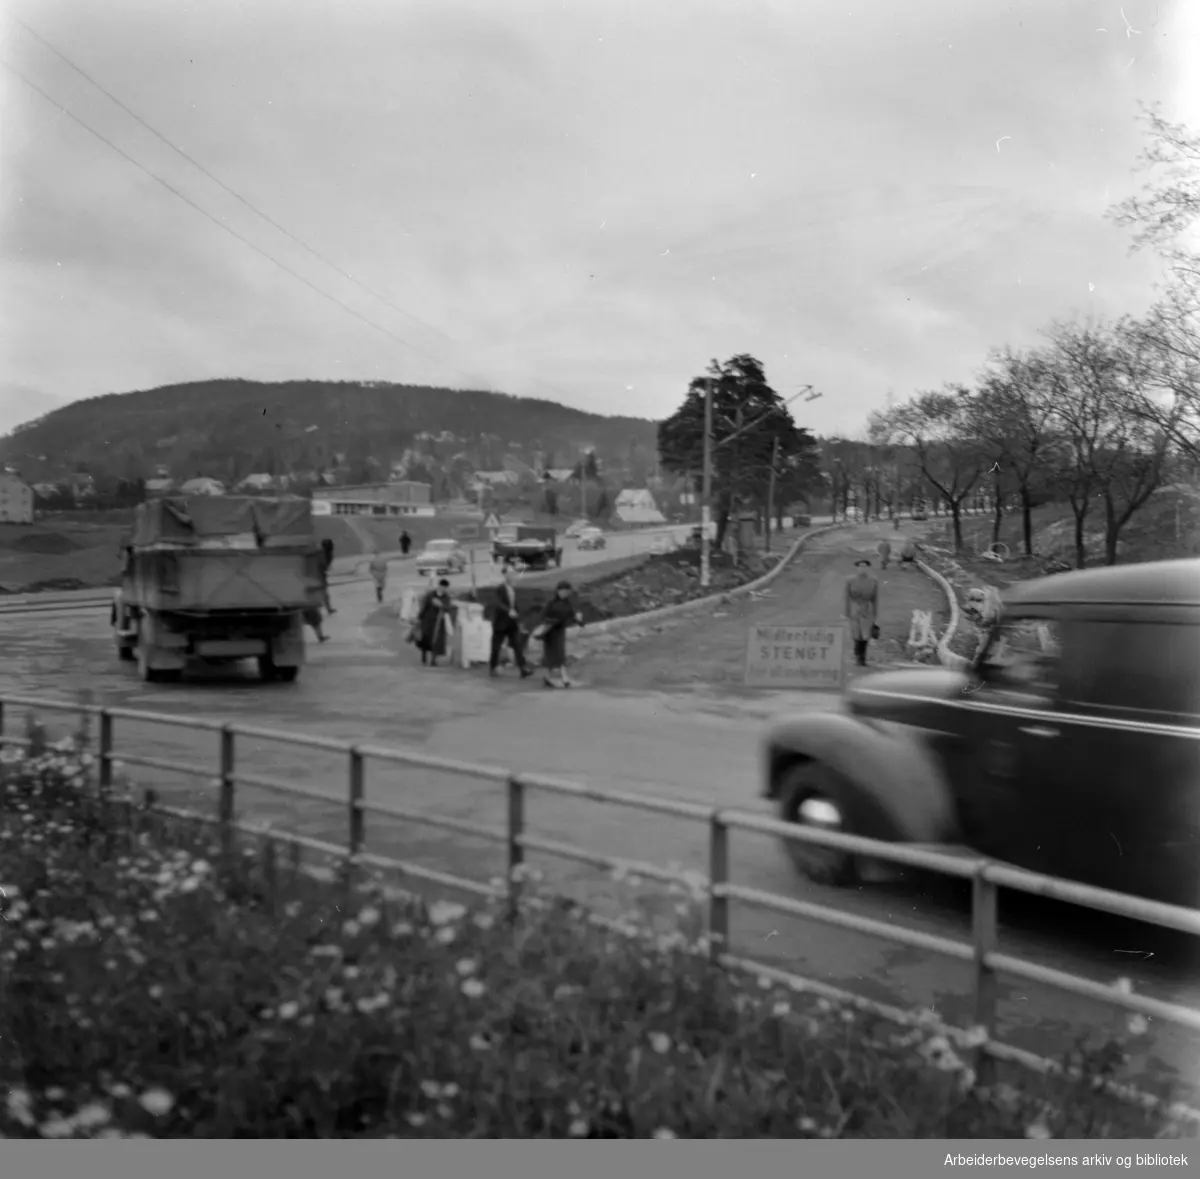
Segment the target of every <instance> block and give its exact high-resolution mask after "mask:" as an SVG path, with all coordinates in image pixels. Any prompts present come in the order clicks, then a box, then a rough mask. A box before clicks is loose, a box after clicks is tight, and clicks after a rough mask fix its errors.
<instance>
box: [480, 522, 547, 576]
mask: <svg viewBox="0 0 1200 1179" xmlns="http://www.w3.org/2000/svg"><path fill="white" fill-rule="evenodd" d="M562 559H563V551H562V545H561V544H559V541H558V530H557V529H555V528H551V527H548V526H545V525H538V524H517V525H509V526H508V527H506V528H501V529H500V531H499V533H498V534H497V535H496V539H495V541H493V543H492V561H493V562H495V563H496V564H497V565H516V566H519V567H520V568H523V569H549V568H550V566H551V565H556V566H557V565H561V564H562Z"/></svg>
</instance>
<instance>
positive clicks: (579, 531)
mask: <svg viewBox="0 0 1200 1179" xmlns="http://www.w3.org/2000/svg"><path fill="white" fill-rule="evenodd" d="M591 528H592V525H591V522H590V521H588V520H576V521H575V522H574V523H572V524H571V525H570V526H569V527H568V528H567V530H566V532H564V533H563V535H564V536H565V537H566V538H567V539H568V540H578V539H579V537H580V536H582V535H583V534H584V533H585V532H588V531H590V530H591Z"/></svg>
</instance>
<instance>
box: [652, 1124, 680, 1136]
mask: <svg viewBox="0 0 1200 1179" xmlns="http://www.w3.org/2000/svg"><path fill="white" fill-rule="evenodd" d="M651 1137H653V1138H674V1137H675V1132H674V1131H673V1130H668V1129H667V1128H666V1126H659V1128H658V1129H657V1130H655V1131H654V1133H653V1134H652V1135H651Z"/></svg>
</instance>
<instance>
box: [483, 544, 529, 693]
mask: <svg viewBox="0 0 1200 1179" xmlns="http://www.w3.org/2000/svg"><path fill="white" fill-rule="evenodd" d="M505 643H508V645H509V646H510V647H511V648H512V653H513V658H514V659H515V660H516V661H517V667H518V668H519V669H520V672H521V678H522V679H527V678H528V677H529V676H531V675H533V669H532V668H531V667H530V666H529V664H528V663H526V661H525V651H524V643H522V641H521V616H520V613H519V611H518V610H517V575H516V572H515V571H514V570H513V569H512V567H511V566H510V567H509V568H507V569H505V570H504V578H503V580H502V581H501V582H500V586H499V588H498V589H497V590H496V609H495V614H494V616H493V618H492V651H491V657H490V658H489V660H488V674H489V675H498V674H499V668H500V652H501V650H502V649H503V647H504V644H505Z"/></svg>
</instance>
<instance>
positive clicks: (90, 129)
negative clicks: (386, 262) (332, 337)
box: [0, 61, 467, 377]
mask: <svg viewBox="0 0 1200 1179" xmlns="http://www.w3.org/2000/svg"><path fill="white" fill-rule="evenodd" d="M0 65H3V66H4V68H5V69H6V70H8V71H9V72H10V73H12V74H14V75H16V77H18V78H20V80H21V81H22V82H24V83H25V85H26V86H28V87H29V88H30V89H31V90H33V91H35V92H36V93H38V94H40V95H41V96H42V98H44V99H45V100H46V101H47V102H48V103H50V105H51V106H54V107H57V108H58V110H60V111H61V112H62V113H63V114H64V115H66V116H67V117H68V118H70V119H72V120H73V121H74V122H76V123H78V124H79V126H81V127H82V128H83V129H84V130H85V131H88V132H90V133H91V134H92V135H94V136H95V137H96V138H97V139H99V140H100V142H101V143H103V144H105V145H106V146H108V147H110V148H112V150H113V151H115V152H116V153H117V155H119V156H121V157H122V158H123V159H125V160H128V161H129V163H131V164H132V165H133V166H134V167H135V168H137V169H138V170H139V171H142V172H145V173H146V175H147V176H149V177H150V178H151V180H155V181H157V182H158V183H159V184H161V185H162V186H163V188H165V189H166V190H167V191H168V192H170V193H172V194H173V195H175V196H177V197H178V198H179V199H180V200H181V201H183V202H184V204H186V205H190V206H191V207H192V208H193V209H195V210H196V212H197V213H199V214H200V215H201V216H203V217H206V218H207V219H208V220H209V221H211V222H212V223H213V224H214V225H215V226H217V228H218V229H223V230H224V231H225V232H226V233H228V234H230V235H231V236H233V237H235V238H237V240H238V241H240V242H241V243H242V244H243V245H246V246H249V247H250V249H252V250H253V251H254V252H255V253H256V254H258V255H260V256H261V257H263V258H266V260H267V261H268V262H271V263H274V265H276V266H278V267H279V269H280V270H282V271H283V272H284V273H285V274H289V275H291V276H292V278H294V279H297V280H298V281H299V282H302V283H303V284H304V285H305V286H306V287H308V288H309V290H311V291H315V292H316V293H317V294H318V295H320V296H321V298H323V299H328V300H329V302H330V303H333V304H334V305H335V306H337V307H340V308H341V309H342V310H343V311H345V312H347V313H349V314H350V315H353V316H354V318H355V319H357V320H358V321H359V322H360V323H365V324H366V325H367V327H370V328H374V329H375V330H376V331H377V332H382V333H383V335H385V336H387V337H389V338H390V339H392V340H395V341H396V342H397V343H398V344H402V345H403V346H404V347H405V348H408V349H410V350H411V351H413V352H416V353H418V354H419V355H421V356H424V357H425V358H426V359H427V360H432V361H433V362H434V363H435V364H438V365H441V366H443V367H445V368H450V369H451V370H452V371H453V372H456V373H459V374H460V375H461V376H464V377H465V376H467V373H466V372H464V371H463V370H462V369H460V368H457V367H455V366H453V365H448V364H447V363H446V361H444V360H442V359H441V358H440V357H438V356H434V355H433V354H432V353H430V352H427V351H425V349H424V348H420V347H418V346H417V345H416V344H413V343H410V342H409V341H408V340H406V339H404V338H403V337H402V336H398V335H396V333H395V332H392V331H389V330H388V329H387V328H385V327H380V325H379V324H377V323H375V322H373V321H372V320H370V319H367V317H366V316H364V315H360V314H359V313H358V312H357V311H355V310H354V308H353V307H351V306H350V305H349V304H348V303H343V302H342V301H341V300H340V299H338V298H336V297H335V296H334V295H331V294H329V292H328V291H325V290H322V289H321V288H320V287H319V286H317V284H316V283H314V282H312V281H310V280H309V279H307V278H305V277H304V275H302V274H298V273H297V272H296V271H294V270H292V269H291V268H290V267H289V266H286V265H285V264H284V263H282V262H280V261H279V259H278V258H274V257H272V256H271V255H270V254H268V253H267V252H266V251H265V250H263V249H262V248H260V247H259V246H256V245H255V244H254V243H253V242H252V241H250V239H249V238H246V237H243V236H242V235H241V234H240V233H238V232H237V230H236V229H230V228H229V226H228V225H226V224H225V223H224V222H223V221H222V220H221V219H220V218H219V217H214V216H213V214H212V213H210V212H209V211H208V210H207V209H205V208H203V207H202V206H200V205H198V204H196V202H195V201H193V200H192V199H191V197H189V196H186V195H185V194H184V193H182V192H180V191H179V189H177V188H176V187H175V186H174V185H172V184H170V183H169V182H168V181H166V180H164V179H163V178H162V177H161V176H159V175H157V174H156V173H154V172H151V171H150V169H149V168H147V167H146V166H145V165H144V164H142V163H141V162H139V161H138V160H136V159H134V157H133V156H131V155H130V154H129V153H128V152H126V151H124V150H123V149H122V148H119V147H118V146H117V145H116V144H115V143H113V142H112V140H110V139H106V138H105V137H104V136H103V135H101V134H100V132H99V131H97V130H96V129H95V128H94V127H90V126H89V125H88V124H87V123H85V122H84V121H83V120H82V119H81V118H80V117H79V116H78V115H77V114H75V113H74V112H73V111H70V110H68V109H67V108H66V107H65V106H63V105H62V103H60V102H58V101H57V100H56V99H54V98H52V97H51V96H50V95H49V94H47V93H46V91H45V90H43V89H42V88H41V87H40V86H38V85H37V84H36V83H34V82H31V81H30V80H29V79H28V78H27V77H25V75H24V74H22V73H21V72H20V70H18V69H16V68H15V67H14V66H12V65H10V64H9V63H8V62H7V61H5V62H0Z"/></svg>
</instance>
